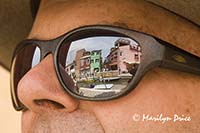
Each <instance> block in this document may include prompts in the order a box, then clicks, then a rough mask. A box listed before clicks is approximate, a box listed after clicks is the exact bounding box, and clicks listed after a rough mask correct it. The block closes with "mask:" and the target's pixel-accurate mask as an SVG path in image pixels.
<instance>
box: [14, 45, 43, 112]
mask: <svg viewBox="0 0 200 133" xmlns="http://www.w3.org/2000/svg"><path fill="white" fill-rule="evenodd" d="M33 57H34V58H33ZM39 59H40V49H39V48H38V47H37V46H34V45H27V46H25V47H24V48H23V49H21V50H19V51H18V53H17V55H16V56H15V58H14V60H13V62H12V68H11V73H13V74H11V75H12V77H11V93H12V97H13V102H14V104H15V106H16V108H17V106H19V105H18V103H19V102H17V101H18V98H17V86H18V83H19V81H20V79H21V78H22V77H23V76H24V75H25V74H26V72H28V71H29V70H30V69H31V68H32V67H33V66H34V65H36V64H37V63H38V60H39Z"/></svg>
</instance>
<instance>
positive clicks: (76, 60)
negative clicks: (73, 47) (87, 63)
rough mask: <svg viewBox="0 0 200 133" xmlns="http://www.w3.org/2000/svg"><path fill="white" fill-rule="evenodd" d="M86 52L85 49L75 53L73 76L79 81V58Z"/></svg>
mask: <svg viewBox="0 0 200 133" xmlns="http://www.w3.org/2000/svg"><path fill="white" fill-rule="evenodd" d="M85 52H86V50H85V49H80V50H78V51H76V56H75V63H76V65H75V74H76V77H77V78H78V79H79V78H80V69H81V57H82V56H83V55H84V53H85Z"/></svg>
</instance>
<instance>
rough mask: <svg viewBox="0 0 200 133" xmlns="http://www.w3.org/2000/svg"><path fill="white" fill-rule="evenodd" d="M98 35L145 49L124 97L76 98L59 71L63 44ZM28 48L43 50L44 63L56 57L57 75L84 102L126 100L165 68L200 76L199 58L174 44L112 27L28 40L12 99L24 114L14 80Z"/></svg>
mask: <svg viewBox="0 0 200 133" xmlns="http://www.w3.org/2000/svg"><path fill="white" fill-rule="evenodd" d="M98 35H99V36H100V35H101V36H102V35H108V36H111V35H115V36H117V35H119V36H124V37H129V38H131V39H133V40H134V41H136V42H137V43H138V44H139V45H140V46H141V48H142V58H141V63H140V65H139V67H138V69H137V72H136V74H135V76H134V78H133V79H132V81H131V82H130V83H129V84H128V86H127V87H126V88H125V90H124V91H123V92H122V93H119V94H117V95H114V96H112V97H106V98H98V97H95V98H90V97H84V96H80V95H78V94H75V93H74V92H72V91H71V90H70V89H69V88H68V86H67V84H66V83H65V82H64V80H63V78H62V76H61V72H60V69H59V63H60V62H59V60H58V54H59V51H60V50H59V49H60V46H61V45H62V44H63V42H64V41H67V40H69V39H70V40H77V39H80V38H85V37H90V36H98ZM27 45H36V46H38V47H39V48H40V51H41V59H40V61H41V60H42V59H44V58H45V57H46V55H48V54H49V53H52V54H53V58H54V61H53V62H54V67H55V71H56V74H57V77H58V79H59V82H60V83H61V85H62V87H63V88H64V90H65V91H66V92H67V93H69V94H70V95H71V96H73V97H75V98H78V99H81V100H90V101H106V100H112V99H116V98H119V97H121V96H124V95H126V94H128V93H129V92H130V91H132V90H133V89H134V88H135V87H136V86H137V84H138V83H139V81H140V80H141V79H142V77H143V76H144V75H145V74H146V73H147V72H148V71H150V70H151V69H153V68H155V67H164V68H170V69H174V70H178V71H183V72H187V73H193V74H200V58H199V57H197V56H195V55H192V54H190V53H189V52H186V51H184V50H182V49H179V48H177V47H175V46H173V45H172V44H169V43H167V42H165V41H162V40H160V39H158V38H156V37H153V36H151V35H148V34H145V33H141V32H138V31H134V30H129V29H124V28H120V27H114V26H109V25H90V26H84V27H79V28H77V29H75V30H72V31H70V32H67V33H66V34H64V35H62V36H60V37H57V38H55V39H52V40H36V39H26V40H23V41H22V42H21V43H19V44H18V46H17V47H16V49H15V52H14V55H13V59H12V64H11V96H12V102H13V106H14V108H15V110H17V111H20V110H23V109H24V108H25V106H24V105H23V104H22V103H21V102H20V101H19V99H18V96H17V88H16V87H14V80H15V75H14V67H15V61H16V58H17V55H18V53H19V52H20V50H21V49H23V48H24V47H25V46H27ZM24 74H25V73H24Z"/></svg>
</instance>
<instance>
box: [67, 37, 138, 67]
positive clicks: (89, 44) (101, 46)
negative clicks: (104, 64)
mask: <svg viewBox="0 0 200 133" xmlns="http://www.w3.org/2000/svg"><path fill="white" fill-rule="evenodd" d="M119 38H122V37H103V36H102V37H89V38H86V39H81V40H78V41H74V42H72V44H71V46H70V49H69V52H68V55H67V64H68V63H71V62H72V61H73V60H74V59H75V56H76V51H77V50H80V49H83V48H84V49H85V50H86V51H92V50H102V57H103V58H104V57H106V56H107V55H108V54H109V52H110V48H111V47H113V46H114V44H115V41H117V40H118V39H119ZM126 39H127V38H126ZM129 40H130V41H131V44H136V42H134V41H133V40H131V39H129Z"/></svg>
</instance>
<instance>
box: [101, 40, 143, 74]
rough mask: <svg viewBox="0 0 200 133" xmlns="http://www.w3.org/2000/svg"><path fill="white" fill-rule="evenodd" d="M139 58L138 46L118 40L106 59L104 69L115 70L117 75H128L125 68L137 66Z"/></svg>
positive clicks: (139, 49) (139, 50)
mask: <svg viewBox="0 0 200 133" xmlns="http://www.w3.org/2000/svg"><path fill="white" fill-rule="evenodd" d="M140 58H141V48H140V46H139V45H137V44H131V41H130V40H128V39H119V40H117V41H116V42H115V47H113V48H111V50H110V53H109V55H108V56H107V57H106V61H105V63H104V67H105V68H106V69H108V70H117V71H118V72H119V74H123V73H129V72H128V71H129V70H128V68H127V67H128V66H134V64H139V63H140Z"/></svg>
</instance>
